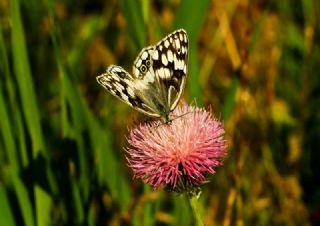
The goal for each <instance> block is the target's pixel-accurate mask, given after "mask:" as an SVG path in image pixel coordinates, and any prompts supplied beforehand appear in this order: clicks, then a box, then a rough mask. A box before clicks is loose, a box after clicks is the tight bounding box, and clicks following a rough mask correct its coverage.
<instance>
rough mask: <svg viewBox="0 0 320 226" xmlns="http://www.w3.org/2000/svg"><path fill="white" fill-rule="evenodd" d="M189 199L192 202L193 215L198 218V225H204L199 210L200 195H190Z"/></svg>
mask: <svg viewBox="0 0 320 226" xmlns="http://www.w3.org/2000/svg"><path fill="white" fill-rule="evenodd" d="M188 199H189V202H190V206H191V209H192V212H193V215H194V217H195V220H196V224H195V225H196V226H204V224H203V222H202V219H201V216H200V212H199V205H198V197H197V196H196V195H188Z"/></svg>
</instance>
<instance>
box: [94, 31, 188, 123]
mask: <svg viewBox="0 0 320 226" xmlns="http://www.w3.org/2000/svg"><path fill="white" fill-rule="evenodd" d="M187 63H188V37H187V33H186V32H185V31H184V30H183V29H179V30H176V31H174V32H173V33H171V34H169V35H167V36H166V37H165V38H164V39H162V40H161V41H160V42H158V43H157V44H156V45H154V46H149V47H146V48H144V49H142V50H141V52H140V53H139V54H138V56H137V58H136V60H135V61H134V64H133V75H131V74H129V73H128V72H127V71H125V70H124V69H123V68H122V67H119V66H116V65H111V66H109V67H108V68H107V71H106V73H104V74H102V75H99V76H97V81H98V83H99V84H101V85H102V86H103V87H104V88H105V89H107V90H108V91H109V92H110V93H111V94H113V95H114V96H116V97H118V98H119V99H120V100H122V101H124V102H126V103H127V104H129V105H130V106H132V107H133V108H135V109H136V110H138V111H140V112H142V113H144V114H146V115H148V116H151V117H157V118H161V119H162V120H163V121H164V122H166V123H168V122H169V121H170V113H171V112H172V111H173V110H174V109H175V107H176V106H177V104H178V101H179V99H180V97H181V94H182V92H183V89H184V86H185V83H186V75H187Z"/></svg>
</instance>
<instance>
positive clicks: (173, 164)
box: [126, 103, 227, 191]
mask: <svg viewBox="0 0 320 226" xmlns="http://www.w3.org/2000/svg"><path fill="white" fill-rule="evenodd" d="M173 115H175V116H178V118H176V119H173V121H172V122H171V123H170V124H161V123H160V125H159V121H153V122H151V123H143V124H140V125H138V126H136V127H134V128H133V129H131V131H130V135H129V138H128V142H129V144H130V147H129V148H127V149H126V152H127V153H128V156H127V160H128V163H129V167H131V168H132V170H133V171H134V175H135V177H136V178H141V179H143V180H144V181H145V182H146V183H149V184H150V185H151V186H153V188H154V189H156V188H158V187H159V186H166V187H167V188H169V189H171V190H175V191H186V190H190V189H192V188H196V187H197V186H198V185H199V184H201V183H203V182H205V181H206V176H207V174H208V173H209V174H215V170H214V168H216V167H219V166H221V165H222V160H223V157H225V156H226V154H227V150H226V149H227V144H226V140H224V138H223V135H224V128H223V123H222V122H220V121H218V119H215V118H214V117H213V116H212V114H211V113H210V112H208V111H206V110H205V109H201V108H198V107H192V106H188V105H187V104H186V103H183V104H182V106H178V107H177V108H176V109H175V110H174V111H173ZM179 116H180V117H179Z"/></svg>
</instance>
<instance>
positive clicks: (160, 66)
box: [151, 29, 188, 111]
mask: <svg viewBox="0 0 320 226" xmlns="http://www.w3.org/2000/svg"><path fill="white" fill-rule="evenodd" d="M151 59H152V68H153V71H154V73H155V76H156V78H157V80H159V81H160V87H161V93H162V96H163V97H164V98H165V99H166V103H167V105H168V106H169V108H170V111H173V110H174V109H175V107H176V106H177V104H178V101H179V99H180V97H181V94H182V92H183V89H184V87H185V83H186V76H187V64H188V36H187V33H186V31H185V30H183V29H179V30H176V31H175V32H173V33H171V34H169V35H167V36H166V37H165V38H164V39H162V40H161V41H160V42H159V43H158V44H157V45H156V46H155V48H154V51H153V53H152V57H151Z"/></svg>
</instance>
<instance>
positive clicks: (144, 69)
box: [140, 65, 147, 74]
mask: <svg viewBox="0 0 320 226" xmlns="http://www.w3.org/2000/svg"><path fill="white" fill-rule="evenodd" d="M140 71H141V73H143V74H144V73H146V71H147V67H146V65H141V67H140Z"/></svg>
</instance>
